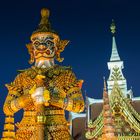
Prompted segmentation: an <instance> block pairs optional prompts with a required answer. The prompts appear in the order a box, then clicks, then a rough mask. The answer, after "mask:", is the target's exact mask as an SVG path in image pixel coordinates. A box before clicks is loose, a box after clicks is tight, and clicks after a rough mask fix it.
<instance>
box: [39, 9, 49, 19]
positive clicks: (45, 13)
mask: <svg viewBox="0 0 140 140" xmlns="http://www.w3.org/2000/svg"><path fill="white" fill-rule="evenodd" d="M41 16H42V18H43V17H47V18H48V17H49V16H50V11H49V10H48V9H47V8H42V9H41Z"/></svg>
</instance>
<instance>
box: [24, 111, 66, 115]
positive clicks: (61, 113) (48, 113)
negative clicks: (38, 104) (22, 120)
mask: <svg viewBox="0 0 140 140" xmlns="http://www.w3.org/2000/svg"><path fill="white" fill-rule="evenodd" d="M63 114H64V110H45V111H44V115H63ZM24 116H36V112H35V111H25V112H24Z"/></svg>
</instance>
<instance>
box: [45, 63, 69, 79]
mask: <svg viewBox="0 0 140 140" xmlns="http://www.w3.org/2000/svg"><path fill="white" fill-rule="evenodd" d="M66 71H72V68H71V67H70V66H60V65H56V66H55V67H53V68H51V69H50V70H49V71H48V72H47V73H46V75H47V76H48V77H53V76H58V75H60V74H62V73H65V72H66Z"/></svg>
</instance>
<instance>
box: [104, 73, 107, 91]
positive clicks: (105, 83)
mask: <svg viewBox="0 0 140 140" xmlns="http://www.w3.org/2000/svg"><path fill="white" fill-rule="evenodd" d="M103 79H104V91H106V90H107V88H106V81H105V76H104V77H103Z"/></svg>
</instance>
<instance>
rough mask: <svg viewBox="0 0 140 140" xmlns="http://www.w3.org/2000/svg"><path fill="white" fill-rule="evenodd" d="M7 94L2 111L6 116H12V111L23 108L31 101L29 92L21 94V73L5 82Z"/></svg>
mask: <svg viewBox="0 0 140 140" xmlns="http://www.w3.org/2000/svg"><path fill="white" fill-rule="evenodd" d="M6 87H7V89H8V95H7V97H6V100H5V103H4V106H3V111H4V113H5V115H6V116H13V115H14V113H16V112H17V111H19V110H20V109H22V108H24V107H25V106H27V105H28V103H29V102H31V98H30V95H29V94H23V90H22V74H19V75H18V76H17V77H16V78H15V80H14V82H12V83H10V84H6Z"/></svg>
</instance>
